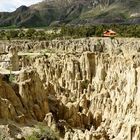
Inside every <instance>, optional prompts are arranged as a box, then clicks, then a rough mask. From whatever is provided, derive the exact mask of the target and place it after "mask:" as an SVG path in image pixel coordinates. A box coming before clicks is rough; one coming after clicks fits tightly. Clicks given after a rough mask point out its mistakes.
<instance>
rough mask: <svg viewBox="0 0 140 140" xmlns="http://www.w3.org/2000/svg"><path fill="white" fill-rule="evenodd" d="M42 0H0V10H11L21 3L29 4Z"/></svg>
mask: <svg viewBox="0 0 140 140" xmlns="http://www.w3.org/2000/svg"><path fill="white" fill-rule="evenodd" d="M40 1H42V0H0V12H4V11H5V12H12V11H14V10H16V8H18V7H19V6H21V5H26V6H30V5H32V4H35V3H38V2H40Z"/></svg>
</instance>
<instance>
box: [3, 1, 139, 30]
mask: <svg viewBox="0 0 140 140" xmlns="http://www.w3.org/2000/svg"><path fill="white" fill-rule="evenodd" d="M102 23H104V24H109V23H119V24H140V1H139V0H44V1H42V2H40V3H37V4H35V5H32V6H30V7H26V6H21V7H19V8H18V9H17V10H16V11H14V12H11V13H8V12H1V13H0V26H23V27H34V26H49V25H59V24H61V25H62V24H72V25H73V24H74V25H77V24H82V25H83V24H102Z"/></svg>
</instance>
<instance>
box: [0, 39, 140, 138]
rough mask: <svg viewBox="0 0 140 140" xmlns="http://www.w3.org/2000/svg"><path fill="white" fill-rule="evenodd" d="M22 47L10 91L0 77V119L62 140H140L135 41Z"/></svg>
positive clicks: (139, 67)
mask: <svg viewBox="0 0 140 140" xmlns="http://www.w3.org/2000/svg"><path fill="white" fill-rule="evenodd" d="M20 43H21V42H17V43H16V44H17V46H18V45H19V44H20ZM22 43H23V42H22ZM22 43H21V46H22V45H23V44H24V45H23V48H22V47H17V46H16V45H15V47H16V48H17V49H16V50H17V51H18V52H19V54H18V55H19V66H20V67H19V74H18V75H16V80H15V81H14V86H13V85H12V86H10V85H9V84H7V83H6V82H5V81H3V80H2V78H1V77H0V96H1V97H0V104H1V105H0V118H3V119H4V118H5V119H12V120H16V121H17V118H18V120H19V122H20V121H23V120H24V121H26V120H29V119H34V120H38V121H43V122H44V123H45V124H47V125H48V126H49V127H54V128H55V129H59V130H60V133H63V134H62V137H63V139H65V140H69V139H71V140H79V139H80V140H84V139H86V140H134V139H135V140H139V139H140V131H139V129H140V125H139V121H140V120H139V102H140V99H139V98H140V97H139V94H140V60H139V58H140V56H139V50H140V41H139V40H137V39H130V40H124V39H115V40H111V39H100V40H99V39H95V38H89V39H81V40H59V41H58V40H54V41H51V42H45V41H44V42H38V43H36V45H34V43H33V42H28V43H27V42H24V43H23V44H22ZM13 44H14V42H13ZM25 44H26V45H25ZM37 44H38V45H37ZM9 50H10V49H9ZM23 50H24V51H23ZM39 50H41V51H40V53H39ZM4 51H6V50H4ZM31 51H32V52H33V53H32V54H30V55H29V54H27V53H29V52H31ZM36 52H38V53H39V54H36ZM21 53H22V54H21ZM23 54H26V55H27V56H23ZM20 61H21V62H22V64H20ZM16 86H17V87H18V88H15V87H16ZM62 130H63V131H62Z"/></svg>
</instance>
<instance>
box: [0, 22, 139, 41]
mask: <svg viewBox="0 0 140 140" xmlns="http://www.w3.org/2000/svg"><path fill="white" fill-rule="evenodd" d="M108 29H112V30H114V31H115V32H116V33H117V37H140V25H118V24H111V25H91V26H62V27H59V28H56V27H55V28H52V29H49V30H47V29H45V28H43V29H35V28H29V29H10V30H8V29H7V30H0V39H1V40H3V39H4V40H5V39H6V40H11V39H32V40H39V41H40V40H52V39H56V38H71V37H72V38H81V37H102V36H103V32H104V31H106V30H108Z"/></svg>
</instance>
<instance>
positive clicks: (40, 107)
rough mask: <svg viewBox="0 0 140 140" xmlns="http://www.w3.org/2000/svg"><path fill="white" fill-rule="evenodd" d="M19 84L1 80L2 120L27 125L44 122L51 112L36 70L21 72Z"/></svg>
mask: <svg viewBox="0 0 140 140" xmlns="http://www.w3.org/2000/svg"><path fill="white" fill-rule="evenodd" d="M18 80H19V81H18V84H17V83H15V84H14V85H9V84H10V83H9V84H8V83H7V82H5V81H3V80H2V76H1V79H0V104H1V105H0V110H1V111H0V118H2V119H7V120H8V119H10V120H14V121H17V122H19V123H25V122H27V121H28V120H31V119H34V120H38V121H43V119H44V117H45V115H46V114H47V113H48V112H49V106H48V96H47V92H46V91H45V89H44V87H43V84H42V83H41V80H40V78H39V76H38V74H37V73H36V72H35V71H34V70H29V71H28V70H25V71H21V73H20V76H19V79H18ZM14 90H15V91H14Z"/></svg>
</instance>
